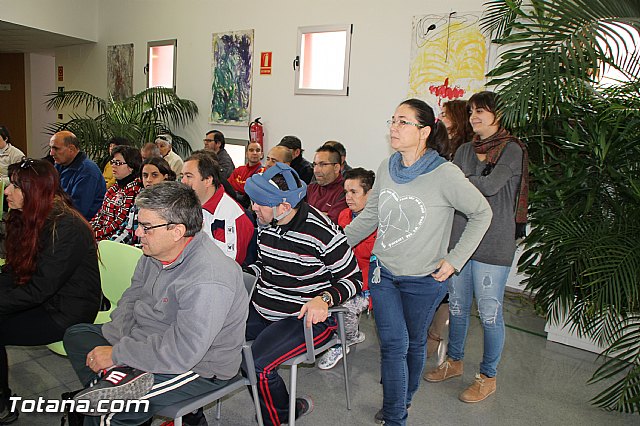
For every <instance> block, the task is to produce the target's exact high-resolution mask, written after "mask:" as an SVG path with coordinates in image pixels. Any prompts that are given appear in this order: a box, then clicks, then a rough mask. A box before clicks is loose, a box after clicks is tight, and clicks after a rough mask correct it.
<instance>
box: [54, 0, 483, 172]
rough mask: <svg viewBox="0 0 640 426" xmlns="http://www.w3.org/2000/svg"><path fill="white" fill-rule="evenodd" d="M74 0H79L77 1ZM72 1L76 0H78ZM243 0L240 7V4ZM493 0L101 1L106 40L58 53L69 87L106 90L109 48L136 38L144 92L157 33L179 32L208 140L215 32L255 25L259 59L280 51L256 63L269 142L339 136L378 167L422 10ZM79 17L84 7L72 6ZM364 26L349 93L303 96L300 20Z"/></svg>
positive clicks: (182, 62) (182, 64) (188, 93)
mask: <svg viewBox="0 0 640 426" xmlns="http://www.w3.org/2000/svg"><path fill="white" fill-rule="evenodd" d="M68 1H70V0H68ZM68 1H67V2H68ZM230 4H233V6H230ZM482 4H483V0H451V1H449V2H426V1H424V0H407V1H404V2H402V3H400V4H399V3H393V2H389V1H380V0H349V1H344V0H341V1H338V0H325V1H322V2H310V1H293V0H281V1H278V2H265V1H262V0H247V1H245V2H242V4H241V5H238V4H235V3H230V2H223V1H219V0H208V1H204V0H182V1H180V2H175V1H170V0H133V1H132V0H110V1H100V2H99V4H98V20H99V22H98V37H97V39H98V43H97V44H96V45H83V46H76V47H70V48H64V49H58V50H57V52H56V61H57V64H58V65H64V70H65V81H64V83H61V84H60V85H63V86H65V88H66V89H82V90H88V91H90V92H92V93H94V94H97V95H101V96H104V95H106V92H107V88H106V69H107V65H106V47H107V46H108V45H113V44H123V43H134V45H135V59H134V92H138V91H140V90H142V89H144V87H145V85H146V77H145V75H144V73H143V66H144V65H145V64H146V44H147V41H153V40H164V39H172V38H177V39H178V66H177V92H178V94H179V95H180V96H181V97H185V98H188V99H192V100H194V101H196V103H197V104H198V107H199V108H200V116H199V118H198V120H197V122H196V123H195V124H193V125H192V126H190V127H189V128H187V129H185V130H184V131H181V132H180V133H181V134H182V135H183V136H185V137H187V138H188V139H189V140H190V141H191V144H192V146H193V147H194V148H201V147H202V142H201V140H202V137H203V135H204V131H205V130H207V129H210V128H212V127H214V126H212V125H210V124H208V111H209V108H210V102H211V81H210V78H211V77H210V73H211V33H214V32H223V31H232V30H243V29H254V30H255V39H254V60H255V64H257V63H258V61H259V57H260V52H262V51H271V52H273V73H272V75H269V76H262V75H260V74H259V67H257V66H254V79H253V100H252V117H257V116H262V117H263V122H264V124H265V133H266V136H265V137H266V145H267V147H271V146H273V145H276V144H277V143H278V142H279V140H280V138H282V136H284V135H287V134H295V135H297V136H299V137H300V138H301V140H302V142H303V146H304V147H305V148H306V149H307V151H308V152H307V154H306V155H305V156H306V157H307V158H308V159H309V160H312V159H313V151H314V150H315V148H317V147H318V146H319V145H320V144H322V143H323V142H324V141H326V140H329V139H334V140H338V141H341V142H342V143H344V144H345V145H346V147H347V149H348V160H349V163H350V164H352V165H358V166H364V167H367V168H372V169H375V168H377V166H378V164H379V162H380V161H381V160H382V159H383V158H384V157H386V156H388V155H389V153H390V151H389V148H388V141H387V134H388V130H387V127H386V124H385V121H386V120H387V119H388V118H389V117H390V116H391V114H392V113H393V110H394V109H395V107H396V106H397V104H398V103H399V102H401V101H402V100H403V99H405V96H406V93H407V88H408V75H409V54H410V34H411V19H412V16H413V15H422V14H429V13H448V12H450V11H453V10H455V11H458V12H463V11H477V10H482ZM69 14H70V15H71V16H73V14H74V11H73V10H69ZM342 23H348V24H354V33H353V38H352V53H351V73H350V94H349V96H341V97H340V96H309V95H307V96H300V95H298V96H294V95H293V85H294V73H293V70H292V65H291V64H292V61H293V58H294V57H295V53H296V52H295V51H296V36H297V28H298V27H299V26H307V25H323V24H342ZM215 128H219V129H220V130H221V131H222V132H224V133H225V135H228V136H229V137H235V138H245V139H246V138H247V136H248V130H247V128H246V127H233V126H215Z"/></svg>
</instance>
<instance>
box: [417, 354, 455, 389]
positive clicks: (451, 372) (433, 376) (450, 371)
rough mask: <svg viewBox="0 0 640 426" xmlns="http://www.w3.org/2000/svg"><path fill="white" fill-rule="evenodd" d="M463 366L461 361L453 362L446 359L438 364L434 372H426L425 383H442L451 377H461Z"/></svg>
mask: <svg viewBox="0 0 640 426" xmlns="http://www.w3.org/2000/svg"><path fill="white" fill-rule="evenodd" d="M462 371H463V365H462V360H460V361H454V360H452V359H451V358H448V357H447V360H446V361H445V362H443V363H442V364H440V365H439V366H438V368H436V369H435V370H431V371H428V372H427V373H426V374H425V375H424V379H425V380H426V381H427V382H431V383H437V382H442V381H445V380H447V379H450V378H452V377H458V376H462Z"/></svg>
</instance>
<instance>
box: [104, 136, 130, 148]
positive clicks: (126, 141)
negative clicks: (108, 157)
mask: <svg viewBox="0 0 640 426" xmlns="http://www.w3.org/2000/svg"><path fill="white" fill-rule="evenodd" d="M111 144H114V145H115V146H122V145H131V142H129V139H127V138H122V137H120V136H114V137H112V138H111V139H109V142H107V146H109V145H111Z"/></svg>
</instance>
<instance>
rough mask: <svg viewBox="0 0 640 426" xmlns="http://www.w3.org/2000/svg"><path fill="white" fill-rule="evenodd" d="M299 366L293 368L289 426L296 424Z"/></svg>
mask: <svg viewBox="0 0 640 426" xmlns="http://www.w3.org/2000/svg"><path fill="white" fill-rule="evenodd" d="M297 376H298V366H297V365H296V364H294V365H292V366H291V386H289V387H290V389H289V426H294V425H295V424H296V383H297V380H298V377H297Z"/></svg>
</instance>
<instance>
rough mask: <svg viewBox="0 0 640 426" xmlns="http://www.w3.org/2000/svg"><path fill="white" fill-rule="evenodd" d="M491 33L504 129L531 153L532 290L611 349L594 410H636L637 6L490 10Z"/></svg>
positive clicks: (639, 309)
mask: <svg viewBox="0 0 640 426" xmlns="http://www.w3.org/2000/svg"><path fill="white" fill-rule="evenodd" d="M483 26H484V28H485V30H486V31H487V32H488V33H489V34H491V36H492V38H493V41H494V42H495V43H497V44H498V45H499V51H500V56H499V63H498V65H497V66H496V67H495V68H494V69H493V70H492V71H491V72H490V73H489V75H488V76H489V77H490V82H489V83H488V84H489V85H491V86H495V87H496V90H497V91H498V92H499V93H500V95H501V100H502V102H503V104H504V105H503V110H504V111H505V113H504V116H503V118H502V121H503V122H504V123H505V124H506V125H508V126H510V127H511V128H513V129H514V130H515V131H516V132H517V133H518V134H519V136H521V137H522V138H523V139H525V140H526V141H527V144H528V146H529V150H530V152H531V161H532V164H531V181H532V193H531V196H530V203H531V206H530V207H531V208H530V212H531V218H530V219H531V224H532V228H533V230H532V232H531V234H530V235H529V236H528V237H527V238H526V240H525V251H524V254H523V255H522V256H521V258H520V261H519V269H520V271H521V272H524V273H526V274H527V275H528V278H527V279H526V285H527V289H529V290H531V291H532V292H534V293H535V302H536V303H537V304H538V306H539V307H540V308H541V309H542V310H543V311H544V312H545V313H546V315H547V317H548V319H549V320H550V321H552V322H553V321H555V322H559V321H565V320H568V321H569V322H570V323H571V324H572V325H571V327H572V330H574V331H575V332H576V333H577V334H578V335H581V336H587V337H589V338H591V339H594V340H595V341H596V342H597V343H598V344H600V345H601V346H602V347H604V348H606V349H605V350H604V351H603V353H602V355H603V356H604V362H603V364H602V365H601V366H600V367H599V368H598V369H597V370H596V371H595V373H594V375H593V377H592V379H591V380H590V382H591V383H597V382H600V381H602V380H604V379H607V384H608V386H606V387H605V389H603V390H602V391H600V392H599V394H598V395H596V396H595V397H594V399H593V401H592V402H593V403H594V404H597V405H599V406H601V407H603V408H605V409H609V410H618V411H624V412H640V396H639V395H640V256H639V255H638V253H640V238H639V237H640V78H639V76H640V53H639V52H640V49H639V47H640V46H638V40H640V36H639V34H640V31H639V30H640V2H638V1H637V0H616V1H605V0H529V1H522V0H494V1H489V2H488V3H487V14H486V16H485V18H484V20H483ZM607 68H609V69H613V70H616V71H617V72H618V74H619V75H620V76H621V79H620V80H619V81H617V82H613V83H614V84H611V85H610V86H608V87H605V86H603V85H602V82H601V77H602V75H603V71H604V70H605V69H607Z"/></svg>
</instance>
